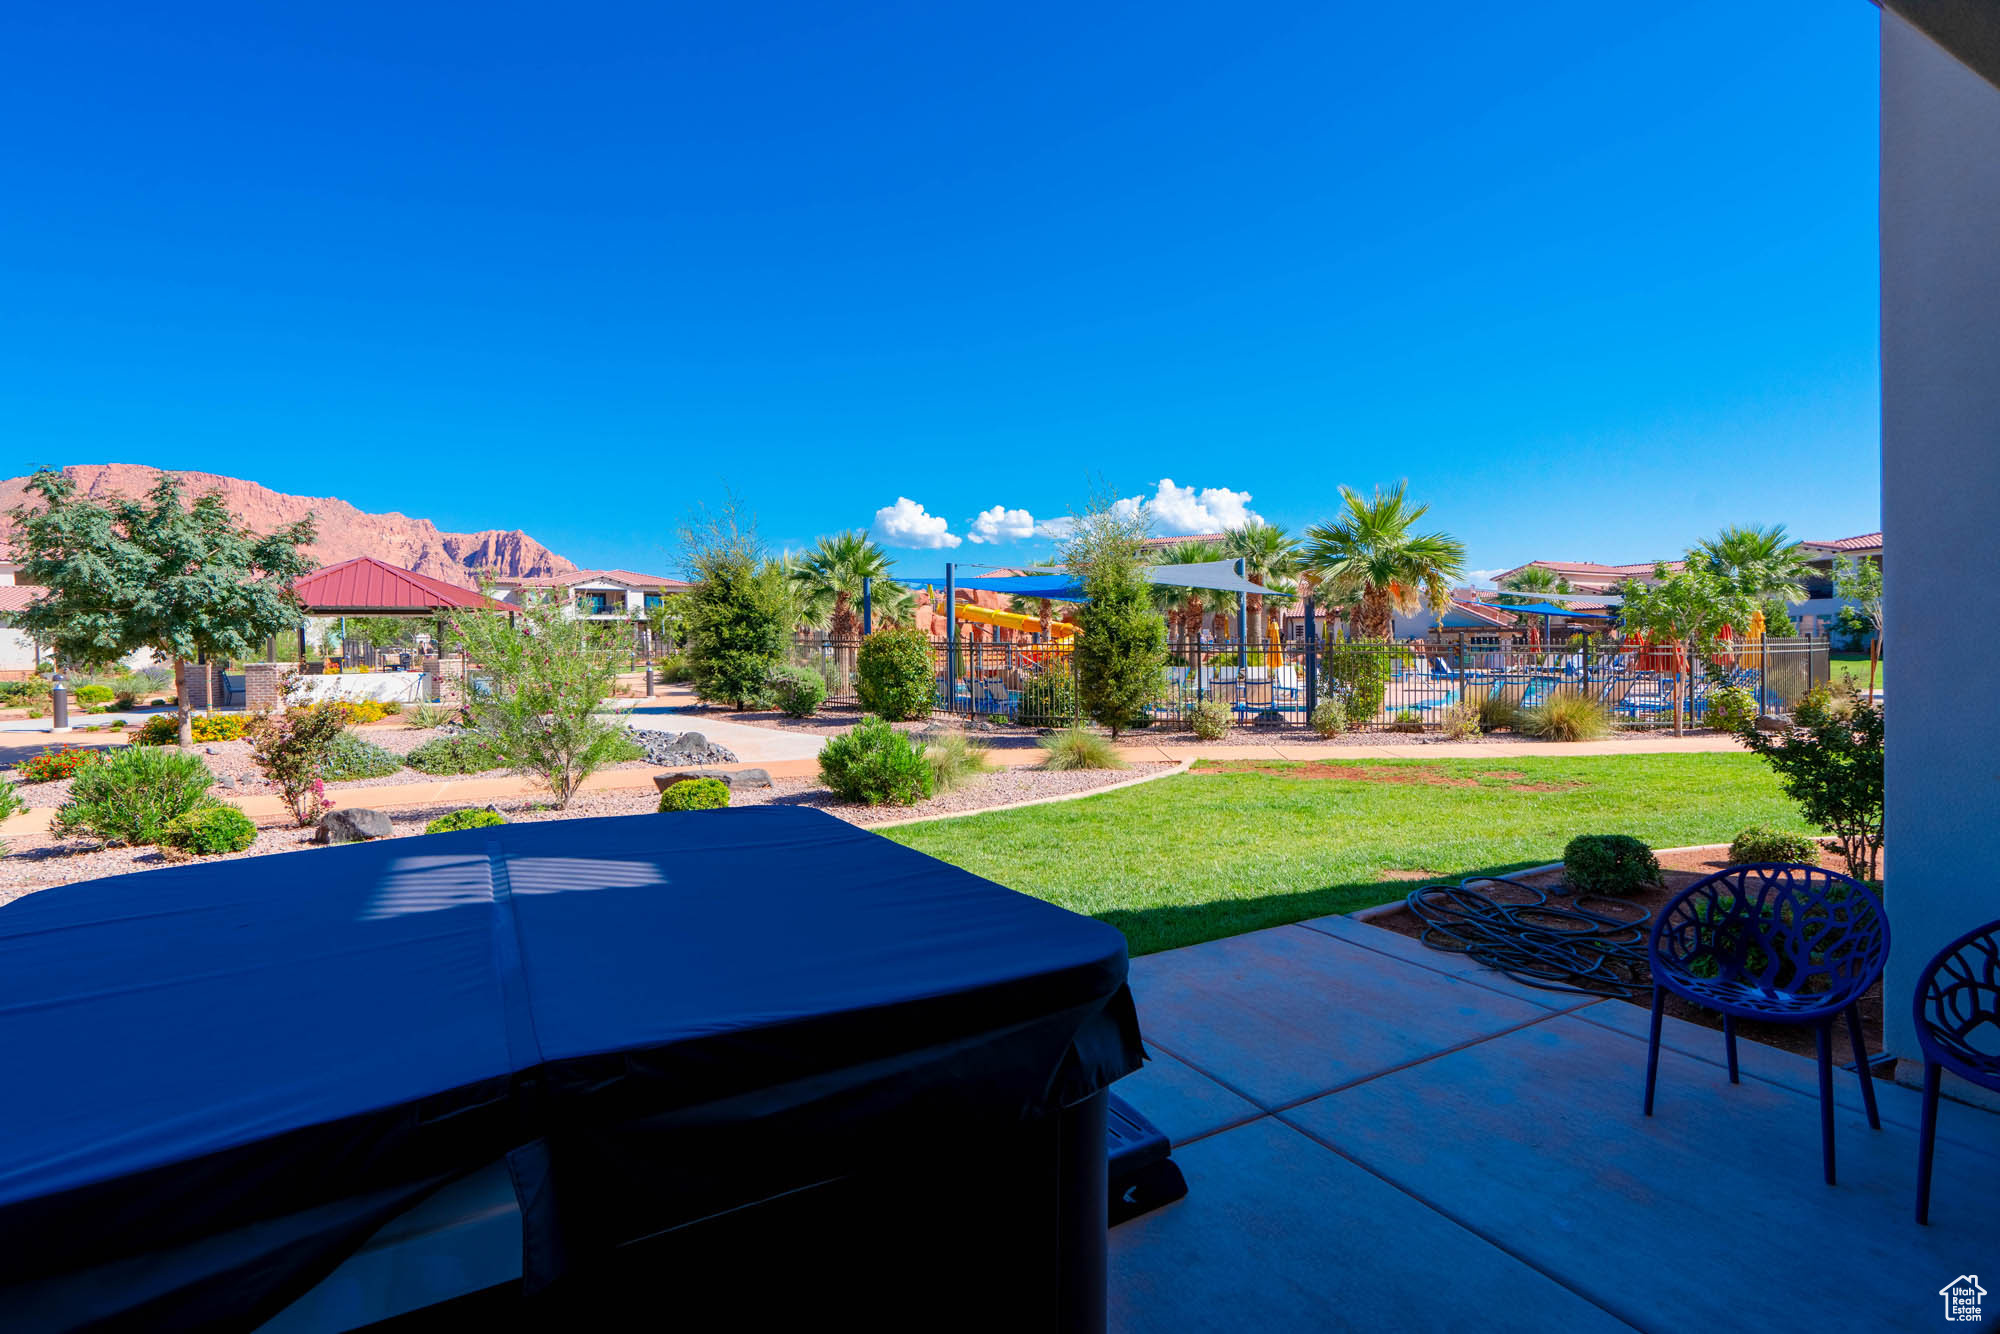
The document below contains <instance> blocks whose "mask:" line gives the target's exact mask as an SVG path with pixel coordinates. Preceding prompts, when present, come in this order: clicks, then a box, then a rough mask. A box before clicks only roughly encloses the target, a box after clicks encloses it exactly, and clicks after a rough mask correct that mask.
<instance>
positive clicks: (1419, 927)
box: [1369, 843, 1886, 1062]
mask: <svg viewBox="0 0 2000 1334" xmlns="http://www.w3.org/2000/svg"><path fill="white" fill-rule="evenodd" d="M1832 846H1833V845H1832V844H1830V843H1829V844H1827V845H1826V846H1825V847H1824V848H1823V849H1822V851H1821V852H1820V857H1819V864H1820V865H1821V866H1824V867H1826V868H1827V869H1828V870H1830V871H1839V872H1841V873H1843V874H1845V873H1846V872H1847V863H1846V862H1845V861H1843V860H1842V859H1841V857H1840V854H1839V853H1837V852H1834V851H1832V850H1831V848H1832ZM1885 861H1886V857H1885ZM1728 865H1729V858H1728V857H1727V855H1725V853H1724V852H1723V850H1722V849H1720V848H1718V849H1716V850H1715V851H1714V852H1707V853H1704V852H1675V853H1666V854H1663V855H1662V856H1661V857H1660V869H1661V872H1662V878H1663V879H1664V880H1665V881H1666V883H1665V884H1664V885H1661V886H1658V887H1656V888H1652V889H1646V890H1642V891H1640V892H1639V893H1637V894H1634V895H1632V896H1631V897H1630V898H1629V899H1626V900H1624V901H1625V902H1628V903H1633V904H1636V905H1638V906H1640V907H1642V908H1645V909H1646V910H1647V911H1648V912H1655V913H1656V912H1658V911H1659V910H1660V909H1661V908H1662V907H1663V906H1665V904H1666V902H1667V900H1668V899H1671V898H1672V897H1673V896H1674V895H1675V894H1678V893H1679V892H1680V891H1681V890H1683V889H1686V888H1687V887H1688V886H1689V885H1691V884H1693V883H1694V882H1695V881H1697V880H1699V879H1701V878H1702V877H1703V876H1705V875H1708V874H1709V873H1711V872H1714V871H1720V870H1722V869H1723V868H1724V867H1726V866H1728ZM1882 869H1883V868H1882V867H1881V866H1878V867H1877V870H1876V874H1877V875H1878V876H1880V874H1881V873H1882ZM1509 878H1510V879H1517V880H1520V881H1521V882H1522V883H1523V884H1529V885H1533V886H1535V887H1536V888H1537V889H1549V888H1553V887H1555V886H1557V885H1560V884H1561V883H1562V872H1561V871H1544V872H1542V873H1541V874H1540V875H1531V876H1513V877H1509ZM1369 925H1371V926H1379V927H1382V928H1383V929H1385V930H1388V931H1394V932H1396V933H1397V934H1398V935H1404V936H1410V937H1413V938H1417V937H1421V936H1422V935H1423V926H1424V924H1423V923H1422V922H1420V921H1419V920H1417V918H1416V916H1415V915H1414V914H1412V913H1411V912H1410V910H1409V909H1408V908H1403V909H1401V910H1399V911H1397V912H1393V913H1389V914H1387V915H1385V916H1382V917H1377V918H1374V919H1372V921H1371V922H1370V923H1369ZM1640 971H1641V972H1642V973H1643V972H1644V968H1643V967H1642V968H1641V970H1640ZM1628 1003H1629V1004H1633V1005H1636V1006H1638V1007H1639V1008H1640V1009H1641V1010H1646V1009H1650V1008H1651V1005H1652V1001H1651V999H1650V997H1648V998H1644V999H1641V1000H1637V1001H1632V1002H1628ZM1667 1013H1668V1014H1670V1015H1672V1016H1674V1017H1675V1018H1676V1019H1685V1020H1687V1021H1688V1022H1689V1023H1691V1024H1700V1025H1701V1026H1702V1027H1703V1028H1712V1029H1714V1030H1715V1031H1716V1032H1717V1033H1720V1032H1721V1031H1722V1016H1721V1015H1720V1014H1717V1013H1716V1012H1715V1011H1713V1010H1708V1009H1703V1008H1702V1007H1700V1006H1696V1005H1690V1004H1688V1002H1686V1001H1684V1000H1682V999H1681V998H1680V997H1678V996H1675V995H1671V994H1670V995H1669V996H1668V997H1667ZM1736 1033H1737V1036H1738V1037H1740V1038H1744V1039H1748V1040H1749V1041H1753V1042H1762V1043H1764V1044H1766V1045H1767V1046H1772V1047H1778V1048H1781V1049H1783V1050H1785V1051H1789V1052H1795V1053H1797V1054H1798V1055H1801V1056H1812V1055H1814V1054H1815V1052H1816V1050H1817V1048H1816V1046H1815V1039H1814V1037H1813V1030H1812V1029H1811V1028H1810V1027H1807V1026H1802V1025H1797V1024H1764V1023H1756V1022H1753V1021H1751V1020H1747V1019H1745V1020H1739V1021H1738V1023H1737V1025H1736ZM1861 1035H1862V1040H1863V1041H1864V1042H1866V1043H1867V1044H1868V1047H1869V1050H1870V1052H1871V1053H1879V1052H1880V1051H1881V1050H1882V984H1881V983H1880V982H1877V983H1876V984H1875V985H1874V986H1873V987H1871V988H1869V990H1868V993H1867V994H1866V995H1865V996H1863V997H1862V998H1861ZM1851 1045H1852V1044H1850V1043H1849V1042H1848V1040H1847V1026H1846V1025H1845V1024H1842V1023H1836V1024H1835V1025H1834V1027H1833V1058H1834V1060H1835V1061H1839V1062H1848V1061H1852V1060H1853V1059H1854V1053H1853V1051H1852V1050H1851ZM1721 1051H1722V1040H1721V1038H1719V1037H1718V1038H1717V1039H1716V1053H1717V1054H1718V1056H1719V1055H1720V1053H1721Z"/></svg>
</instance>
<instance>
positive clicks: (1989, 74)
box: [1876, 0, 2000, 88]
mask: <svg viewBox="0 0 2000 1334" xmlns="http://www.w3.org/2000/svg"><path fill="white" fill-rule="evenodd" d="M1876 3H1877V4H1878V5H1879V6H1880V7H1881V8H1883V9H1886V10H1888V11H1889V12H1890V13H1891V14H1894V15H1896V16H1897V17H1898V18H1900V19H1902V20H1903V21H1904V22H1906V23H1908V24H1909V25H1910V26H1911V27H1913V28H1915V29H1916V30H1917V31H1918V32H1921V33H1922V34H1924V36H1926V37H1928V38H1930V39H1931V40H1932V41H1934V42H1936V43H1937V44H1938V45H1939V46H1941V47H1943V48H1944V49H1945V50H1946V51H1947V52H1949V53H1950V54H1951V56H1952V58H1953V59H1955V60H1957V61H1958V63H1959V64H1961V65H1963V66H1965V67H1966V68H1967V69H1969V70H1971V71H1972V72H1973V73H1974V74H1977V75H1978V76H1979V77H1980V78H1982V79H1984V80H1986V82H1988V83H1990V84H1992V85H1993V86H1994V87H1995V88H2000V4H1995V3H1994V2H1993V0H1876Z"/></svg>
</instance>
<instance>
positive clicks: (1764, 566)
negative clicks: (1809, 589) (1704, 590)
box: [1687, 523, 1806, 602]
mask: <svg viewBox="0 0 2000 1334" xmlns="http://www.w3.org/2000/svg"><path fill="white" fill-rule="evenodd" d="M1687 563H1688V564H1689V565H1699V566H1701V567H1703V568H1705V569H1707V570H1708V571H1709V572H1710V573H1711V574H1717V575H1721V576H1722V577H1723V578H1725V579H1728V580H1730V581H1731V582H1733V583H1734V584H1735V585H1736V586H1737V587H1738V588H1739V589H1741V590H1742V591H1743V592H1744V593H1746V594H1748V595H1749V596H1750V597H1753V598H1758V599H1763V598H1767V597H1781V598H1784V599H1786V600H1787V601H1789V602H1799V601H1802V600H1804V598H1805V595H1806V590H1805V578H1806V561H1805V549H1804V548H1803V547H1802V546H1800V544H1799V543H1797V542H1794V541H1792V539H1791V537H1790V535H1789V534H1787V533H1786V532H1785V525H1783V524H1782V523H1779V524H1773V525H1771V526H1770V527H1769V528H1757V527H1753V526H1747V525H1732V526H1731V527H1728V528H1724V529H1723V530H1722V531H1721V532H1719V533H1717V534H1716V535H1715V536H1714V537H1711V538H1709V539H1708V540H1707V541H1705V542H1700V543H1697V544H1696V545H1695V547H1694V549H1693V550H1691V551H1689V552H1688V553H1687Z"/></svg>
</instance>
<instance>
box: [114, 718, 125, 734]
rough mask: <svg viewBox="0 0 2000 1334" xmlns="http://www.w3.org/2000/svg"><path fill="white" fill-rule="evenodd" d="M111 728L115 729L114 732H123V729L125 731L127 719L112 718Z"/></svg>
mask: <svg viewBox="0 0 2000 1334" xmlns="http://www.w3.org/2000/svg"><path fill="white" fill-rule="evenodd" d="M111 730H112V731H114V732H122V731H124V730H125V720H124V719H123V718H113V719H112V720H111Z"/></svg>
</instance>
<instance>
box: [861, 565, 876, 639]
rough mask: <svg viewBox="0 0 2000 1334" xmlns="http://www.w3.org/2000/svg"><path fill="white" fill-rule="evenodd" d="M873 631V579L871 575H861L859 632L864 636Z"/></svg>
mask: <svg viewBox="0 0 2000 1334" xmlns="http://www.w3.org/2000/svg"><path fill="white" fill-rule="evenodd" d="M874 633H875V579H874V576H872V575H866V574H864V575H862V576H861V634H862V636H863V637H864V638H865V637H867V636H868V635H872V634H874Z"/></svg>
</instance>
